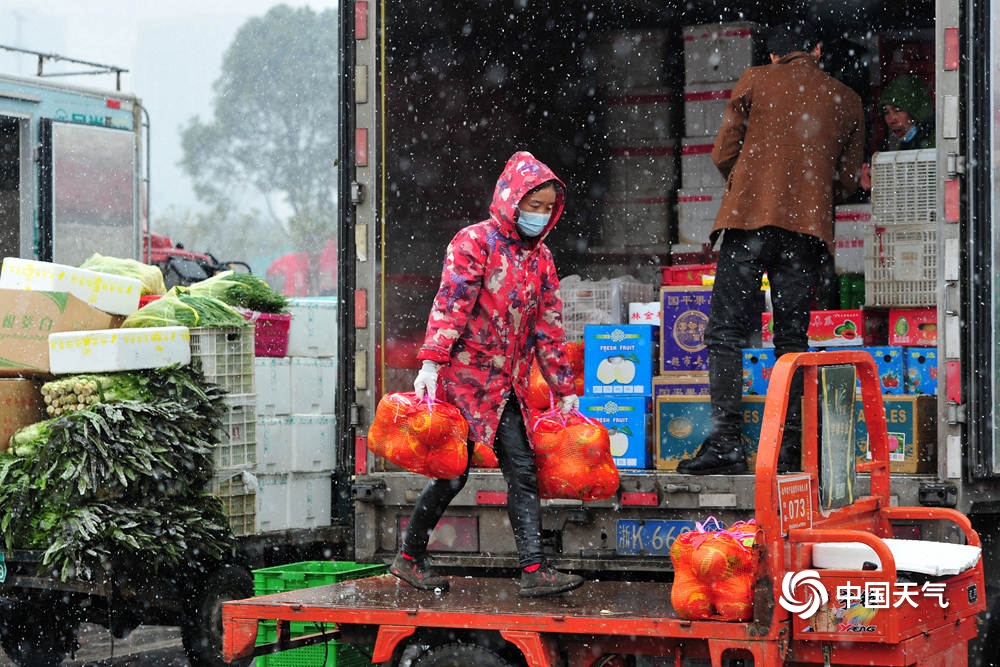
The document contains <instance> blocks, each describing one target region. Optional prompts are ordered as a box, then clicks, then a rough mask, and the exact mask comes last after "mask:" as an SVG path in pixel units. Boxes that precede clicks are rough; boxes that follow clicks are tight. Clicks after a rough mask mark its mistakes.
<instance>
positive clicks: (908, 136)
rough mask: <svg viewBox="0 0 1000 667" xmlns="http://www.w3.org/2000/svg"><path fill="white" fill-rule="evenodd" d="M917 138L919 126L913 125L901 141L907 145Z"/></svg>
mask: <svg viewBox="0 0 1000 667" xmlns="http://www.w3.org/2000/svg"><path fill="white" fill-rule="evenodd" d="M915 136H917V126H916V125H911V126H910V129H909V130H907V131H906V134H904V135H903V138H902V139H900V141H902V142H903V143H906V142H907V141H913V137H915Z"/></svg>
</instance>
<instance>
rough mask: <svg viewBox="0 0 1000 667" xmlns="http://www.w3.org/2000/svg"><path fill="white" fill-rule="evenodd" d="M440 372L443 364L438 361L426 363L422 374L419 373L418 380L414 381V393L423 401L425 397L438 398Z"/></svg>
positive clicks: (421, 371)
mask: <svg viewBox="0 0 1000 667" xmlns="http://www.w3.org/2000/svg"><path fill="white" fill-rule="evenodd" d="M439 370H441V364H439V363H437V362H436V361H429V360H428V361H424V365H423V366H422V367H421V369H420V372H419V373H417V379H416V380H414V381H413V391H415V392H416V394H417V398H420V399H422V398H423V397H424V396H425V395H427V396H430V397H431V398H437V382H438V371H439Z"/></svg>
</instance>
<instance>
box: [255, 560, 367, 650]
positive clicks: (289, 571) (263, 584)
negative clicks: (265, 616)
mask: <svg viewBox="0 0 1000 667" xmlns="http://www.w3.org/2000/svg"><path fill="white" fill-rule="evenodd" d="M385 571H386V566H385V565H382V564H361V563H352V562H350V561H339V562H338V561H325V560H317V561H304V562H301V563H290V564H288V565H277V566H275V567H265V568H261V569H259V570H254V572H253V588H254V595H271V594H273V593H284V592H286V591H296V590H300V589H303V588H314V587H316V586H326V585H327V584H335V583H338V582H341V581H347V580H349V579H360V578H361V577H370V576H374V575H378V574H383V573H384V572H385ZM320 630H321V628H320V627H319V626H318V625H317V624H315V623H308V622H299V621H296V622H293V623H291V636H292V637H293V638H294V637H301V636H302V635H307V634H314V633H316V632H320ZM276 638H277V625H276V623H275V622H274V621H261V622H260V623H259V624H258V626H257V644H266V643H268V642H273V641H274V640H275V639H276ZM370 654H371V652H370V651H369V653H368V654H365V653H363V652H362V651H360V650H358V649H357V648H355V647H354V646H351V645H350V644H343V643H341V642H337V641H331V642H327V643H325V644H314V645H313V646H303V647H302V648H297V649H292V650H289V651H281V652H280V653H272V654H271V655H265V656H259V657H258V658H257V667H362V666H366V665H370V664H371V659H370V657H369V656H370ZM324 656H325V658H326V659H325V660H324Z"/></svg>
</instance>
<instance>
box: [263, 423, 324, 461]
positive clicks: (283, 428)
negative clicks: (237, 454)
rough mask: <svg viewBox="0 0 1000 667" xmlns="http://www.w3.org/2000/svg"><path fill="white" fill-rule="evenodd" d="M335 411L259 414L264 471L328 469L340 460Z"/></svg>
mask: <svg viewBox="0 0 1000 667" xmlns="http://www.w3.org/2000/svg"><path fill="white" fill-rule="evenodd" d="M335 430H336V419H335V418H334V416H333V415H288V416H283V417H277V416H276V417H258V418H257V470H258V471H260V472H262V473H285V472H308V471H313V470H328V469H331V468H333V466H334V465H335V464H336V432H335Z"/></svg>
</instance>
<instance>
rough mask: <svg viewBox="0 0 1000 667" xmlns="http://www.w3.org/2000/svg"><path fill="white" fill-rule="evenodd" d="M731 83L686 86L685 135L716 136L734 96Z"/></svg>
mask: <svg viewBox="0 0 1000 667" xmlns="http://www.w3.org/2000/svg"><path fill="white" fill-rule="evenodd" d="M732 93H733V86H732V84H730V83H728V82H727V83H720V82H712V83H689V84H688V85H686V86H684V135H685V136H687V137H713V138H714V137H715V135H716V134H718V133H719V128H720V127H721V126H722V115H723V114H724V113H725V111H726V105H727V104H729V98H730V97H732Z"/></svg>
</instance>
